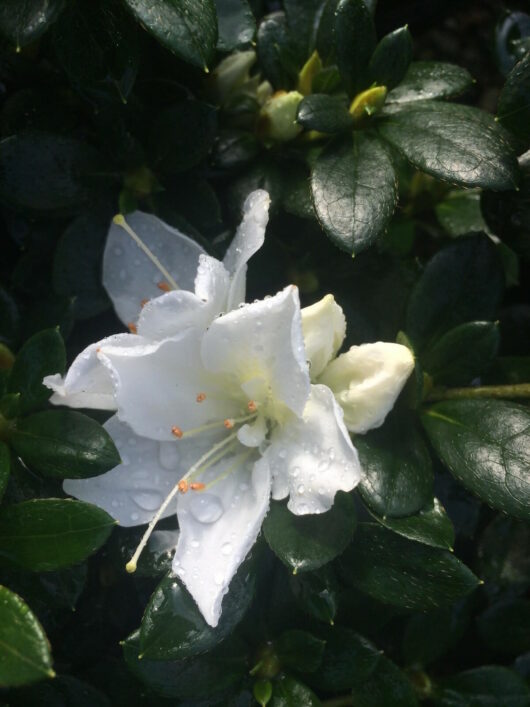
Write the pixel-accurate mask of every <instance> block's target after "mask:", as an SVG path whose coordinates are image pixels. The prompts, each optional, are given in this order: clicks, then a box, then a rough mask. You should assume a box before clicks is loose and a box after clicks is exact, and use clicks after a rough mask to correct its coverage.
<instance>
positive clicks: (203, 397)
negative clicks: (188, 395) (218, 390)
mask: <svg viewBox="0 0 530 707" xmlns="http://www.w3.org/2000/svg"><path fill="white" fill-rule="evenodd" d="M196 400H197V402H198V403H202V402H203V401H204V400H206V393H199V394H198V395H197V397H196Z"/></svg>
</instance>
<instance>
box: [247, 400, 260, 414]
mask: <svg viewBox="0 0 530 707" xmlns="http://www.w3.org/2000/svg"><path fill="white" fill-rule="evenodd" d="M247 409H248V411H249V412H256V410H257V409H258V406H257V404H256V403H255V402H254V400H249V401H248V403H247Z"/></svg>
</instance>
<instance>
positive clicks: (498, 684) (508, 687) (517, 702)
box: [436, 665, 530, 707]
mask: <svg viewBox="0 0 530 707" xmlns="http://www.w3.org/2000/svg"><path fill="white" fill-rule="evenodd" d="M529 704H530V691H529V690H528V687H527V686H526V685H525V683H524V681H523V680H522V679H521V678H520V677H519V676H518V675H517V674H516V673H514V672H512V671H511V670H508V669H507V668H501V667H498V666H496V665H486V666H484V667H482V668H474V669H473V670H466V671H465V672H464V673H459V674H458V675H454V676H452V677H450V678H448V679H447V680H445V682H444V683H443V689H442V690H441V691H440V694H439V695H438V696H437V699H436V705H437V707H490V705H499V707H500V705H502V707H528V705H529Z"/></svg>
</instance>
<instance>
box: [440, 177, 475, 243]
mask: <svg viewBox="0 0 530 707" xmlns="http://www.w3.org/2000/svg"><path fill="white" fill-rule="evenodd" d="M435 210H436V217H437V219H438V221H439V223H440V226H441V227H442V228H443V229H444V230H445V231H446V232H447V233H448V234H449V235H450V236H465V235H466V234H468V233H478V232H480V231H487V226H486V222H485V221H484V218H483V216H482V212H481V209H480V191H479V190H473V189H454V190H453V191H450V192H449V193H448V194H447V196H446V197H445V198H444V199H443V201H440V202H439V203H438V204H436V207H435Z"/></svg>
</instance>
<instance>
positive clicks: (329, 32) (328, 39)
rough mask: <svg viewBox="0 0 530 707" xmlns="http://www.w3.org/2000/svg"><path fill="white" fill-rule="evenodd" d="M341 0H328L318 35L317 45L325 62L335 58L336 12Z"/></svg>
mask: <svg viewBox="0 0 530 707" xmlns="http://www.w3.org/2000/svg"><path fill="white" fill-rule="evenodd" d="M338 2H339V0H326V1H325V3H324V7H323V10H322V13H321V15H320V21H319V23H318V29H317V35H316V47H317V51H318V54H319V56H320V58H321V59H322V61H323V62H324V64H329V63H330V62H331V61H334V59H335V13H336V11H337V5H338Z"/></svg>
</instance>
